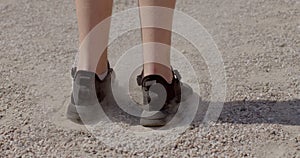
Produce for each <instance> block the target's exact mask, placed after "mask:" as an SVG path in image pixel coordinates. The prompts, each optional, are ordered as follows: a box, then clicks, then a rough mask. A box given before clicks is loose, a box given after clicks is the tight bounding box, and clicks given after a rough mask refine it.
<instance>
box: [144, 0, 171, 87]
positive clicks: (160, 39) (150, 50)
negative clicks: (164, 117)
mask: <svg viewBox="0 0 300 158" xmlns="http://www.w3.org/2000/svg"><path fill="white" fill-rule="evenodd" d="M175 3H176V1H175V0H139V6H140V7H146V8H145V9H144V8H141V9H140V16H141V24H142V30H141V31H142V40H143V44H144V45H143V53H144V76H148V75H153V74H157V75H160V76H162V77H163V78H164V79H165V80H166V81H167V82H169V83H171V82H172V78H173V75H172V71H171V66H170V45H171V34H172V31H171V30H172V19H173V11H172V10H171V9H174V7H175ZM147 6H158V7H166V8H170V9H158V10H156V9H151V8H147ZM157 11H158V12H159V13H157ZM149 26H152V27H149ZM157 26H162V27H163V28H164V29H162V28H158V27H157Z"/></svg>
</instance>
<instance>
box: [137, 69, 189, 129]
mask: <svg viewBox="0 0 300 158" xmlns="http://www.w3.org/2000/svg"><path fill="white" fill-rule="evenodd" d="M180 79H181V76H180V74H179V73H178V71H177V70H173V80H172V83H171V84H169V83H168V82H167V81H166V80H165V79H164V78H163V77H161V76H159V75H149V76H146V77H143V73H142V74H141V75H139V76H138V77H137V83H138V85H139V86H142V91H143V104H144V112H143V114H142V116H141V118H140V124H141V125H143V126H146V127H158V126H164V125H166V124H167V123H168V122H169V121H170V120H171V119H172V118H173V116H174V115H175V114H176V113H177V111H178V108H179V105H180V102H181V101H183V100H184V99H185V98H187V97H188V96H190V95H192V94H193V90H192V88H191V87H189V86H188V85H187V84H184V83H182V82H180Z"/></svg>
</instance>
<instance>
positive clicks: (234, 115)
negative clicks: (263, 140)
mask: <svg viewBox="0 0 300 158" xmlns="http://www.w3.org/2000/svg"><path fill="white" fill-rule="evenodd" d="M195 101H198V102H199V103H198V104H195ZM210 103H211V102H208V101H204V100H202V99H201V97H200V96H199V95H198V94H196V93H194V94H193V96H192V97H190V98H188V99H187V101H185V102H183V103H181V105H180V107H179V110H178V112H177V114H176V115H175V116H174V118H172V120H171V121H170V123H168V124H167V125H166V126H165V127H164V128H165V129H167V128H172V127H179V126H186V125H190V124H202V123H203V121H204V120H205V119H207V112H208V109H209V106H210V105H214V104H210ZM111 107H114V108H110V109H109V110H104V111H105V112H106V115H107V116H108V117H109V118H110V120H111V121H112V122H123V123H126V124H129V125H139V117H136V116H132V115H130V114H128V113H126V112H124V111H123V109H121V108H120V107H119V106H118V105H117V104H116V105H115V106H111ZM195 110H196V111H195ZM208 121H209V120H208ZM217 121H218V122H221V123H233V124H257V123H266V124H282V125H294V126H300V100H299V99H295V100H288V101H270V100H252V101H232V102H225V103H224V105H223V108H222V109H221V111H220V115H219V117H218V118H217ZM153 129H163V128H159V127H158V128H153Z"/></svg>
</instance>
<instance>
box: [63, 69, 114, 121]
mask: <svg viewBox="0 0 300 158" xmlns="http://www.w3.org/2000/svg"><path fill="white" fill-rule="evenodd" d="M112 72H113V70H112V69H111V68H109V69H108V74H107V76H106V77H105V78H104V79H103V80H100V79H99V77H98V75H97V74H96V73H93V72H88V71H81V70H79V71H76V69H72V78H73V92H72V94H71V102H70V104H69V106H68V109H67V118H68V119H70V120H71V121H73V122H76V123H80V124H96V123H98V122H99V121H100V120H101V119H102V118H103V117H104V115H103V111H102V109H101V108H102V107H101V105H102V104H105V103H104V102H106V101H107V100H108V94H109V93H108V92H110V91H111V75H112ZM106 104H107V103H106Z"/></svg>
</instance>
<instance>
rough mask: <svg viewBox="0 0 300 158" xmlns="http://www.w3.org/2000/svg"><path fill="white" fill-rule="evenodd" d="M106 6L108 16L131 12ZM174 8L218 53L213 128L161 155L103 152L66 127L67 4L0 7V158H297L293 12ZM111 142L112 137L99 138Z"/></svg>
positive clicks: (34, 0) (9, 0)
mask: <svg viewBox="0 0 300 158" xmlns="http://www.w3.org/2000/svg"><path fill="white" fill-rule="evenodd" d="M115 3H116V4H115V6H114V12H115V13H116V12H120V11H122V10H125V9H127V8H130V7H134V6H136V5H137V4H136V3H135V2H133V1H126V2H124V1H116V2H115ZM177 8H178V10H180V11H183V12H185V13H187V14H188V15H190V16H192V17H193V18H195V19H196V20H198V21H199V22H200V23H201V24H202V25H203V26H204V27H205V28H206V29H207V30H208V32H209V33H210V34H211V35H212V37H213V39H214V41H215V42H216V44H217V46H218V47H219V50H220V52H221V53H222V56H223V59H224V65H225V70H226V75H227V80H226V82H227V96H226V102H225V106H224V109H223V111H222V114H221V116H220V118H219V121H218V122H217V123H211V124H209V125H208V126H205V127H204V125H203V124H201V121H200V120H197V119H196V120H194V122H193V124H192V125H191V127H189V128H188V129H187V130H185V132H183V133H182V134H181V135H180V136H179V137H178V138H176V140H175V141H173V142H171V143H170V144H169V145H166V146H164V147H161V148H160V147H158V146H159V145H157V144H149V148H145V150H143V151H140V150H136V147H137V146H141V144H135V146H131V147H130V148H128V146H127V145H126V142H123V143H122V144H121V146H115V147H110V146H108V145H106V144H105V143H103V142H102V141H101V140H99V139H96V138H95V137H94V136H93V135H92V134H91V133H90V132H88V131H87V130H86V129H85V128H84V126H79V125H75V124H73V123H71V122H69V121H68V120H66V119H65V116H64V110H65V106H66V105H67V102H68V99H69V95H70V90H71V80H70V73H69V69H70V67H71V65H72V62H73V58H74V54H75V53H76V52H77V43H78V40H77V26H76V17H75V9H74V4H73V3H72V1H58V0H43V1H42V0H0V13H1V14H0V17H1V20H0V27H1V29H0V39H1V40H0V52H1V58H0V72H1V73H0V74H1V79H0V123H1V128H0V156H1V157H16V156H22V155H23V156H36V157H41V156H50V157H51V156H52V157H53V156H55V157H66V156H71V157H96V156H109V157H111V156H137V157H138V156H143V157H144V156H153V157H160V156H166V157H172V156H173V157H175V156H176V157H178V155H181V156H184V157H191V156H195V157H198V156H205V157H218V156H220V157H224V156H228V157H248V156H249V157H296V158H299V157H300V85H299V84H300V62H299V61H300V47H299V46H300V36H299V35H300V21H299V19H300V9H299V8H300V2H299V1H297V0H286V1H283V0H263V1H262V0H251V1H247V0H240V1H233V0H225V1H224V0H223V1H221V0H217V1H211V0H201V1H198V0H188V1H184V0H181V1H178V5H177ZM124 22H126V19H124ZM139 42H140V34H139V32H138V31H131V32H129V33H127V34H124V35H122V36H120V38H119V39H118V40H117V41H115V42H113V43H112V45H111V46H110V52H111V54H113V53H122V51H124V50H126V49H128V48H131V47H132V46H134V45H136V44H139ZM173 42H174V45H173V46H174V47H176V48H177V49H178V50H184V51H183V52H184V54H185V55H186V56H187V58H188V59H189V60H190V61H191V63H192V65H193V67H194V69H195V70H196V72H197V76H198V80H199V87H200V92H199V95H200V96H201V98H202V100H203V102H201V103H200V104H199V105H200V106H204V105H205V104H206V103H205V102H208V101H209V96H210V87H211V86H210V84H211V83H210V75H209V73H208V70H207V66H206V65H205V61H204V60H203V58H202V57H201V56H197V53H194V52H196V51H197V50H195V48H194V47H193V46H192V45H191V44H189V43H188V41H186V40H184V39H183V38H181V37H180V36H178V35H174V40H173ZM115 60H116V59H111V62H112V63H114V62H115ZM177 64H178V65H180V63H177ZM187 77H188V76H187ZM186 79H187V80H188V78H186ZM115 124H118V123H115ZM124 126H125V127H126V128H127V127H128V125H124ZM125 127H124V128H125ZM107 128H109V127H107ZM112 129H113V128H112ZM105 132H107V133H105ZM112 132H116V133H117V132H118V131H112V130H110V129H106V130H103V131H102V134H104V135H105V134H108V136H110V134H111V133H112ZM170 134H172V133H170ZM116 137H117V136H116ZM108 138H109V137H108ZM111 140H115V138H114V139H113V138H112V139H111ZM127 141H131V142H132V141H135V140H134V139H133V140H130V139H127ZM148 143H149V142H148ZM150 143H151V142H150ZM128 144H130V143H128ZM146 145H147V144H146ZM126 150H127V151H126Z"/></svg>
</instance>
